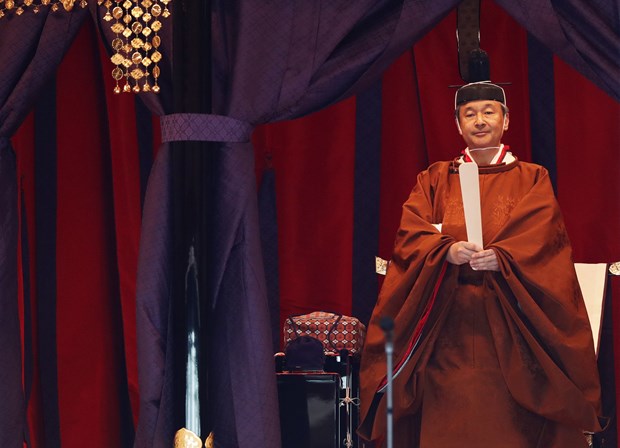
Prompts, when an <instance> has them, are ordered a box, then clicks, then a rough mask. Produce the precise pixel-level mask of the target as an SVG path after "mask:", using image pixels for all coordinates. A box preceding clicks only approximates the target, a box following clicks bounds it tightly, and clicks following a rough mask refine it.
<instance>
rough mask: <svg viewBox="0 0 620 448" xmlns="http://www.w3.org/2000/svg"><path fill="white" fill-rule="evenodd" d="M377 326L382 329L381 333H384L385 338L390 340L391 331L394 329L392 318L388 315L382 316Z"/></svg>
mask: <svg viewBox="0 0 620 448" xmlns="http://www.w3.org/2000/svg"><path fill="white" fill-rule="evenodd" d="M379 326H380V327H381V329H382V330H383V333H385V340H386V341H387V340H388V339H389V340H391V339H392V332H393V330H394V319H392V318H391V317H390V316H383V317H382V318H381V320H380V321H379Z"/></svg>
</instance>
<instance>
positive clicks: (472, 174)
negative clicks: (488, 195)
mask: <svg viewBox="0 0 620 448" xmlns="http://www.w3.org/2000/svg"><path fill="white" fill-rule="evenodd" d="M459 178H460V181H461V194H462V196H463V211H464V212H465V227H466V228H467V241H469V242H470V243H476V244H477V245H479V246H480V247H484V245H483V241H482V218H481V214H480V182H479V181H478V165H476V164H475V163H472V162H469V163H461V165H460V166H459Z"/></svg>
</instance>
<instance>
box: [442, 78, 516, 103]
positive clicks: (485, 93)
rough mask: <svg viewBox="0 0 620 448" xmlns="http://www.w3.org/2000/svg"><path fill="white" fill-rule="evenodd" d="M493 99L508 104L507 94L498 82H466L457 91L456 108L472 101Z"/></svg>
mask: <svg viewBox="0 0 620 448" xmlns="http://www.w3.org/2000/svg"><path fill="white" fill-rule="evenodd" d="M480 100H492V101H498V102H500V103H502V104H503V105H506V94H505V93H504V89H502V88H501V87H500V86H498V85H497V84H493V83H492V82H491V81H479V82H472V83H470V84H466V85H464V86H463V87H461V88H460V89H458V90H457V91H456V95H455V97H454V108H455V109H456V108H457V107H458V106H461V105H463V104H465V103H469V102H470V101H480Z"/></svg>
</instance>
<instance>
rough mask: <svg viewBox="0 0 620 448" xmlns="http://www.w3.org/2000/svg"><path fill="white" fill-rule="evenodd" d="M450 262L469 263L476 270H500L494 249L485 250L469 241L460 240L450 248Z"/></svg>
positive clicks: (448, 258) (448, 257)
mask: <svg viewBox="0 0 620 448" xmlns="http://www.w3.org/2000/svg"><path fill="white" fill-rule="evenodd" d="M446 259H447V260H448V262H450V263H452V264H457V265H460V264H465V263H469V265H470V266H471V268H472V269H473V270H474V271H499V263H498V261H497V255H496V254H495V251H494V250H493V249H487V250H483V249H482V248H481V247H480V246H478V245H477V244H474V243H469V242H467V241H458V242H456V243H454V244H453V245H452V246H450V249H448V256H447V257H446Z"/></svg>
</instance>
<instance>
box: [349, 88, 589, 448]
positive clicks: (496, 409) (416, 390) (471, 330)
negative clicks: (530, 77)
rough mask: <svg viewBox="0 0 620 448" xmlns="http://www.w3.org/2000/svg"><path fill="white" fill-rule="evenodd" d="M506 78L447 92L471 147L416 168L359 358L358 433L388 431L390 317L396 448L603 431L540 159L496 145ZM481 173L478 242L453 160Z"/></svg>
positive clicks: (557, 439) (574, 288) (559, 223)
mask: <svg viewBox="0 0 620 448" xmlns="http://www.w3.org/2000/svg"><path fill="white" fill-rule="evenodd" d="M505 103H506V101H505V96H504V92H503V89H501V87H499V86H497V85H494V84H491V83H489V82H482V83H472V84H468V85H466V86H464V87H462V88H461V89H459V91H458V92H457V95H456V120H457V126H458V130H459V132H460V133H461V135H462V136H463V139H464V140H465V142H466V144H467V145H468V147H467V148H466V149H465V150H464V152H463V155H462V156H461V157H459V158H457V159H455V160H453V161H449V162H438V163H435V164H433V165H431V166H430V167H429V168H428V169H427V170H426V171H423V172H422V173H420V174H419V175H418V179H417V184H416V186H415V187H414V188H413V191H412V192H411V195H410V196H409V199H408V200H407V202H406V203H405V204H404V206H403V215H402V219H401V224H400V228H399V230H398V233H397V236H396V242H395V248H394V253H393V256H392V260H391V263H390V265H389V268H388V271H387V276H386V279H385V282H384V284H383V288H382V290H381V293H380V295H379V299H378V301H377V305H376V307H375V310H374V312H373V316H372V318H371V321H370V325H369V329H368V334H367V338H366V342H365V347H364V351H363V354H362V366H361V425H360V429H359V432H360V434H361V435H362V436H363V437H365V438H367V439H371V440H382V439H384V437H385V430H386V428H385V426H386V425H385V401H386V400H385V397H384V386H385V377H386V361H385V354H384V347H385V345H384V344H385V342H384V335H383V332H382V331H381V329H380V328H379V320H380V319H381V318H382V317H383V316H389V317H391V318H393V319H394V328H395V332H394V361H395V368H394V375H395V378H394V383H393V397H394V446H395V447H397V448H409V447H420V448H453V447H454V448H468V447H484V448H487V447H489V448H490V447H501V448H533V447H540V448H573V447H574V448H578V447H579V448H583V447H586V446H587V443H586V439H585V437H584V434H583V432H584V431H590V432H596V431H600V430H601V427H600V424H599V418H598V415H599V414H600V386H599V378H598V372H597V368H596V359H595V354H594V347H593V338H592V333H591V329H590V324H589V321H588V317H587V315H586V309H585V305H584V302H583V298H582V296H581V291H580V288H579V284H578V282H577V277H576V274H575V269H574V265H573V260H572V256H571V247H570V242H569V239H568V236H567V233H566V229H565V226H564V223H563V220H562V216H561V213H560V210H559V208H558V204H557V202H556V200H555V197H554V193H553V189H552V186H551V182H550V180H549V175H548V173H547V171H546V169H545V168H543V167H541V166H539V165H535V164H532V163H525V162H521V161H519V160H517V159H516V158H515V157H514V156H512V154H511V153H510V152H509V151H508V150H507V149H508V148H507V147H505V146H504V145H502V144H501V138H502V135H503V133H504V131H505V130H506V129H507V128H508V118H509V117H508V110H507V108H506V106H505ZM465 162H476V163H477V165H478V170H479V175H478V178H479V185H480V201H481V221H482V233H483V241H484V248H483V247H480V246H478V245H477V244H475V243H471V242H468V241H467V231H466V226H465V218H464V210H463V201H462V196H461V186H460V182H459V174H458V172H459V165H460V164H462V163H465Z"/></svg>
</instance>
